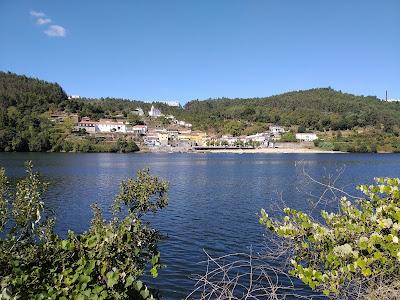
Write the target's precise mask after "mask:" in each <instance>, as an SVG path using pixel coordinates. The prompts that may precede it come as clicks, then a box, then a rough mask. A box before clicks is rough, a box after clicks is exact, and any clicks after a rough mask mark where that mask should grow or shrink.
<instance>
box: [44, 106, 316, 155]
mask: <svg viewBox="0 0 400 300" xmlns="http://www.w3.org/2000/svg"><path fill="white" fill-rule="evenodd" d="M131 114H133V115H135V116H137V119H136V122H132V121H130V120H129V118H127V117H124V116H123V115H117V116H115V117H113V118H103V119H99V120H93V119H91V118H89V117H78V116H77V115H70V116H69V117H70V119H72V120H73V123H74V129H73V132H74V133H75V134H80V135H89V136H92V137H95V138H99V139H105V140H114V139H116V138H119V137H125V138H130V139H132V140H134V141H135V143H136V144H138V146H139V147H140V149H141V150H142V151H149V152H191V151H197V152H200V151H213V150H224V149H227V150H246V149H266V148H270V149H271V148H282V147H283V148H285V147H286V148H288V147H292V148H293V147H295V148H299V147H304V146H307V145H311V144H312V142H313V141H314V140H317V139H318V137H317V135H316V134H315V133H295V134H294V137H295V140H293V141H291V143H287V141H286V143H283V142H282V141H281V138H282V136H283V135H284V134H285V133H287V132H288V131H287V129H285V128H284V127H282V126H278V125H271V126H269V129H268V130H266V131H264V132H260V133H256V134H253V135H242V136H232V135H209V134H207V133H206V132H204V131H199V130H193V128H192V127H193V126H192V124H191V123H188V122H185V121H182V120H178V119H176V118H175V117H174V116H173V115H164V114H163V113H162V112H161V111H160V110H159V109H158V108H155V107H154V105H152V106H151V109H150V110H149V111H148V112H147V113H145V112H144V111H143V109H142V108H140V107H138V108H136V109H135V110H134V111H132V112H131ZM64 118H65V116H63V115H59V114H53V115H52V116H51V120H52V121H61V122H62V120H63V119H64ZM161 119H163V120H167V124H164V123H165V122H160V121H159V122H158V120H161ZM137 120H140V121H139V122H137ZM138 123H140V124H138ZM296 142H299V143H296Z"/></svg>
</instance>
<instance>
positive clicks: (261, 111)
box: [185, 88, 400, 131]
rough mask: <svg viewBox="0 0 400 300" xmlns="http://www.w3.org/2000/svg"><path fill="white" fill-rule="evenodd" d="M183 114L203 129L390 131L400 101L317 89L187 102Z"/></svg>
mask: <svg viewBox="0 0 400 300" xmlns="http://www.w3.org/2000/svg"><path fill="white" fill-rule="evenodd" d="M185 116H186V117H187V119H188V121H191V122H192V123H193V124H195V125H196V127H200V128H202V129H206V130H207V129H208V128H216V129H217V130H223V126H224V125H226V123H227V122H231V121H235V122H239V123H238V124H237V125H238V126H242V127H245V126H247V125H248V124H267V123H274V124H280V125H283V126H292V125H297V126H302V127H304V128H306V129H309V130H319V131H324V130H345V129H352V128H354V127H366V126H382V127H383V128H386V129H387V130H389V129H391V128H393V126H398V125H400V103H389V102H385V101H381V100H379V99H378V98H376V97H371V96H368V97H364V96H355V95H351V94H346V93H342V92H339V91H335V90H333V89H331V88H320V89H311V90H305V91H295V92H289V93H285V94H281V95H276V96H272V97H266V98H251V99H211V100H206V101H198V100H196V101H190V102H188V103H187V104H186V105H185Z"/></svg>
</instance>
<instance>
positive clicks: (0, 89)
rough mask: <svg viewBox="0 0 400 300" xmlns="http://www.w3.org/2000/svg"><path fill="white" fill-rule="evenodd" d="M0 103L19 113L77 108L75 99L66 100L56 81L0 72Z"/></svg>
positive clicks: (3, 106)
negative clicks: (50, 81) (15, 109)
mask: <svg viewBox="0 0 400 300" xmlns="http://www.w3.org/2000/svg"><path fill="white" fill-rule="evenodd" d="M0 100H1V102H0V105H1V108H2V109H5V108H8V107H15V108H17V109H18V110H19V112H21V113H28V114H31V113H43V112H46V111H48V110H49V109H53V110H57V109H58V110H64V109H68V110H74V109H79V106H77V103H75V101H71V100H68V97H67V95H66V93H65V92H64V90H63V89H62V88H61V86H59V85H58V84H57V83H49V82H47V81H44V80H39V79H35V78H30V77H27V76H21V75H16V74H14V73H10V72H8V73H5V72H0Z"/></svg>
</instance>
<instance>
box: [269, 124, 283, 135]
mask: <svg viewBox="0 0 400 300" xmlns="http://www.w3.org/2000/svg"><path fill="white" fill-rule="evenodd" d="M269 131H270V132H271V133H272V134H281V133H284V132H285V128H283V127H282V126H270V127H269Z"/></svg>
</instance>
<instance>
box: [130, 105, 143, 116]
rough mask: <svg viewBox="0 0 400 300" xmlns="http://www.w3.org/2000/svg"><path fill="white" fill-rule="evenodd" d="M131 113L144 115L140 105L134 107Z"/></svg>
mask: <svg viewBox="0 0 400 300" xmlns="http://www.w3.org/2000/svg"><path fill="white" fill-rule="evenodd" d="M131 113H132V114H134V115H137V116H139V117H142V116H144V111H143V109H141V108H140V107H137V108H135V109H134V110H132V111H131Z"/></svg>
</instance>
